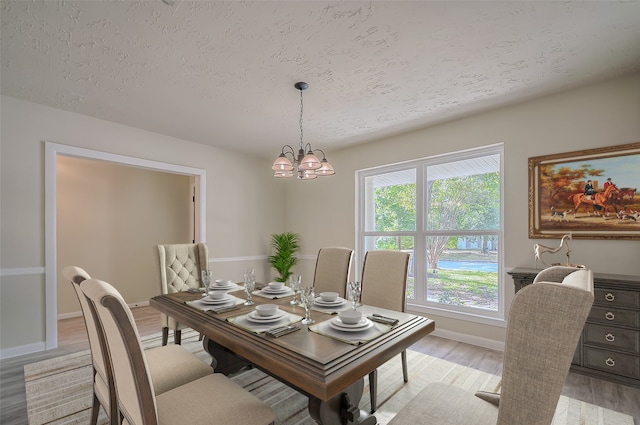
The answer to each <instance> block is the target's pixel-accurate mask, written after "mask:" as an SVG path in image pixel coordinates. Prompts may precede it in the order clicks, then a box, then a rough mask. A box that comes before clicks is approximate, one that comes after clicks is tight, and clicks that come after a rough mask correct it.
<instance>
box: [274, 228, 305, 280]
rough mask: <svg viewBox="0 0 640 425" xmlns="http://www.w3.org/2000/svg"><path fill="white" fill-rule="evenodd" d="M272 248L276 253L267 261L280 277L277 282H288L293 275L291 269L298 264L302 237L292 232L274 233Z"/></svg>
mask: <svg viewBox="0 0 640 425" xmlns="http://www.w3.org/2000/svg"><path fill="white" fill-rule="evenodd" d="M271 247H272V248H273V249H274V253H273V254H272V255H270V256H269V257H268V258H267V260H268V261H269V264H270V265H271V267H273V268H274V269H276V271H277V272H278V273H279V274H280V276H278V277H276V279H275V280H276V281H277V282H286V281H287V279H288V278H289V276H290V275H291V271H290V270H291V268H292V267H293V266H294V265H295V264H296V263H297V262H298V258H297V257H296V256H295V254H296V252H297V251H298V250H299V249H300V235H298V234H297V233H292V232H284V233H274V234H272V235H271Z"/></svg>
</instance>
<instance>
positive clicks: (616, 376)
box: [509, 268, 640, 388]
mask: <svg viewBox="0 0 640 425" xmlns="http://www.w3.org/2000/svg"><path fill="white" fill-rule="evenodd" d="M538 271H539V270H533V269H524V268H516V269H513V270H511V271H510V272H509V275H511V277H512V278H513V282H514V285H515V289H516V292H518V291H519V290H520V289H522V288H523V287H524V286H526V285H529V284H531V283H533V279H534V277H535V276H536V274H537V273H538ZM593 281H594V289H595V298H594V302H593V307H592V308H591V313H590V314H589V317H588V318H587V322H586V324H585V326H584V330H583V331H582V337H581V338H580V342H579V343H578V347H577V348H576V353H575V356H574V358H573V363H572V365H571V370H572V371H574V372H579V373H582V374H585V375H589V376H593V377H596V378H601V379H605V380H608V381H612V382H615V383H618V384H624V385H629V386H632V387H636V388H640V276H624V275H616V274H603V273H594V274H593Z"/></svg>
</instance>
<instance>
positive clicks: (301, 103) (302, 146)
mask: <svg viewBox="0 0 640 425" xmlns="http://www.w3.org/2000/svg"><path fill="white" fill-rule="evenodd" d="M303 110H304V103H303V101H302V90H300V149H304V144H303V142H302V137H303V133H302V111H303Z"/></svg>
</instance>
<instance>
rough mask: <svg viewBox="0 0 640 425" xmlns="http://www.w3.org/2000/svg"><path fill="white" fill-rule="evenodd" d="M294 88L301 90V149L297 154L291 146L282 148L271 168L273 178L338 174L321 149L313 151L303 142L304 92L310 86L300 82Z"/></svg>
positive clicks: (309, 145)
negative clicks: (319, 154) (317, 153)
mask: <svg viewBox="0 0 640 425" xmlns="http://www.w3.org/2000/svg"><path fill="white" fill-rule="evenodd" d="M294 87H295V88H296V89H298V90H300V148H299V149H298V153H297V154H296V151H295V150H294V149H293V148H292V147H291V146H290V145H284V146H283V147H282V152H281V153H280V155H278V157H277V158H276V160H275V161H273V165H272V166H271V169H272V170H273V171H274V173H273V176H274V177H279V178H280V177H293V176H296V178H297V179H298V180H313V179H315V178H317V177H318V176H331V175H333V174H335V173H336V172H335V170H334V169H333V166H332V165H331V164H329V161H327V158H326V157H325V155H324V152H323V151H322V150H321V149H312V148H311V144H310V143H307V144H306V145H305V144H304V140H303V137H304V133H303V131H302V116H303V111H304V103H303V99H302V92H303V91H304V90H306V89H308V88H309V84H307V83H305V82H299V83H296V84H294ZM316 152H319V153H321V154H322V159H319V158H318V156H317V155H316Z"/></svg>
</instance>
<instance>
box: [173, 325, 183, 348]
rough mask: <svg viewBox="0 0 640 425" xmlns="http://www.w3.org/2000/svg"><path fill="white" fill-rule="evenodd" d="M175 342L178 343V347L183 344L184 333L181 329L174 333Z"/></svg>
mask: <svg viewBox="0 0 640 425" xmlns="http://www.w3.org/2000/svg"><path fill="white" fill-rule="evenodd" d="M173 342H174V343H176V345H180V343H181V342H182V331H181V330H180V329H176V330H174V331H173Z"/></svg>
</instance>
